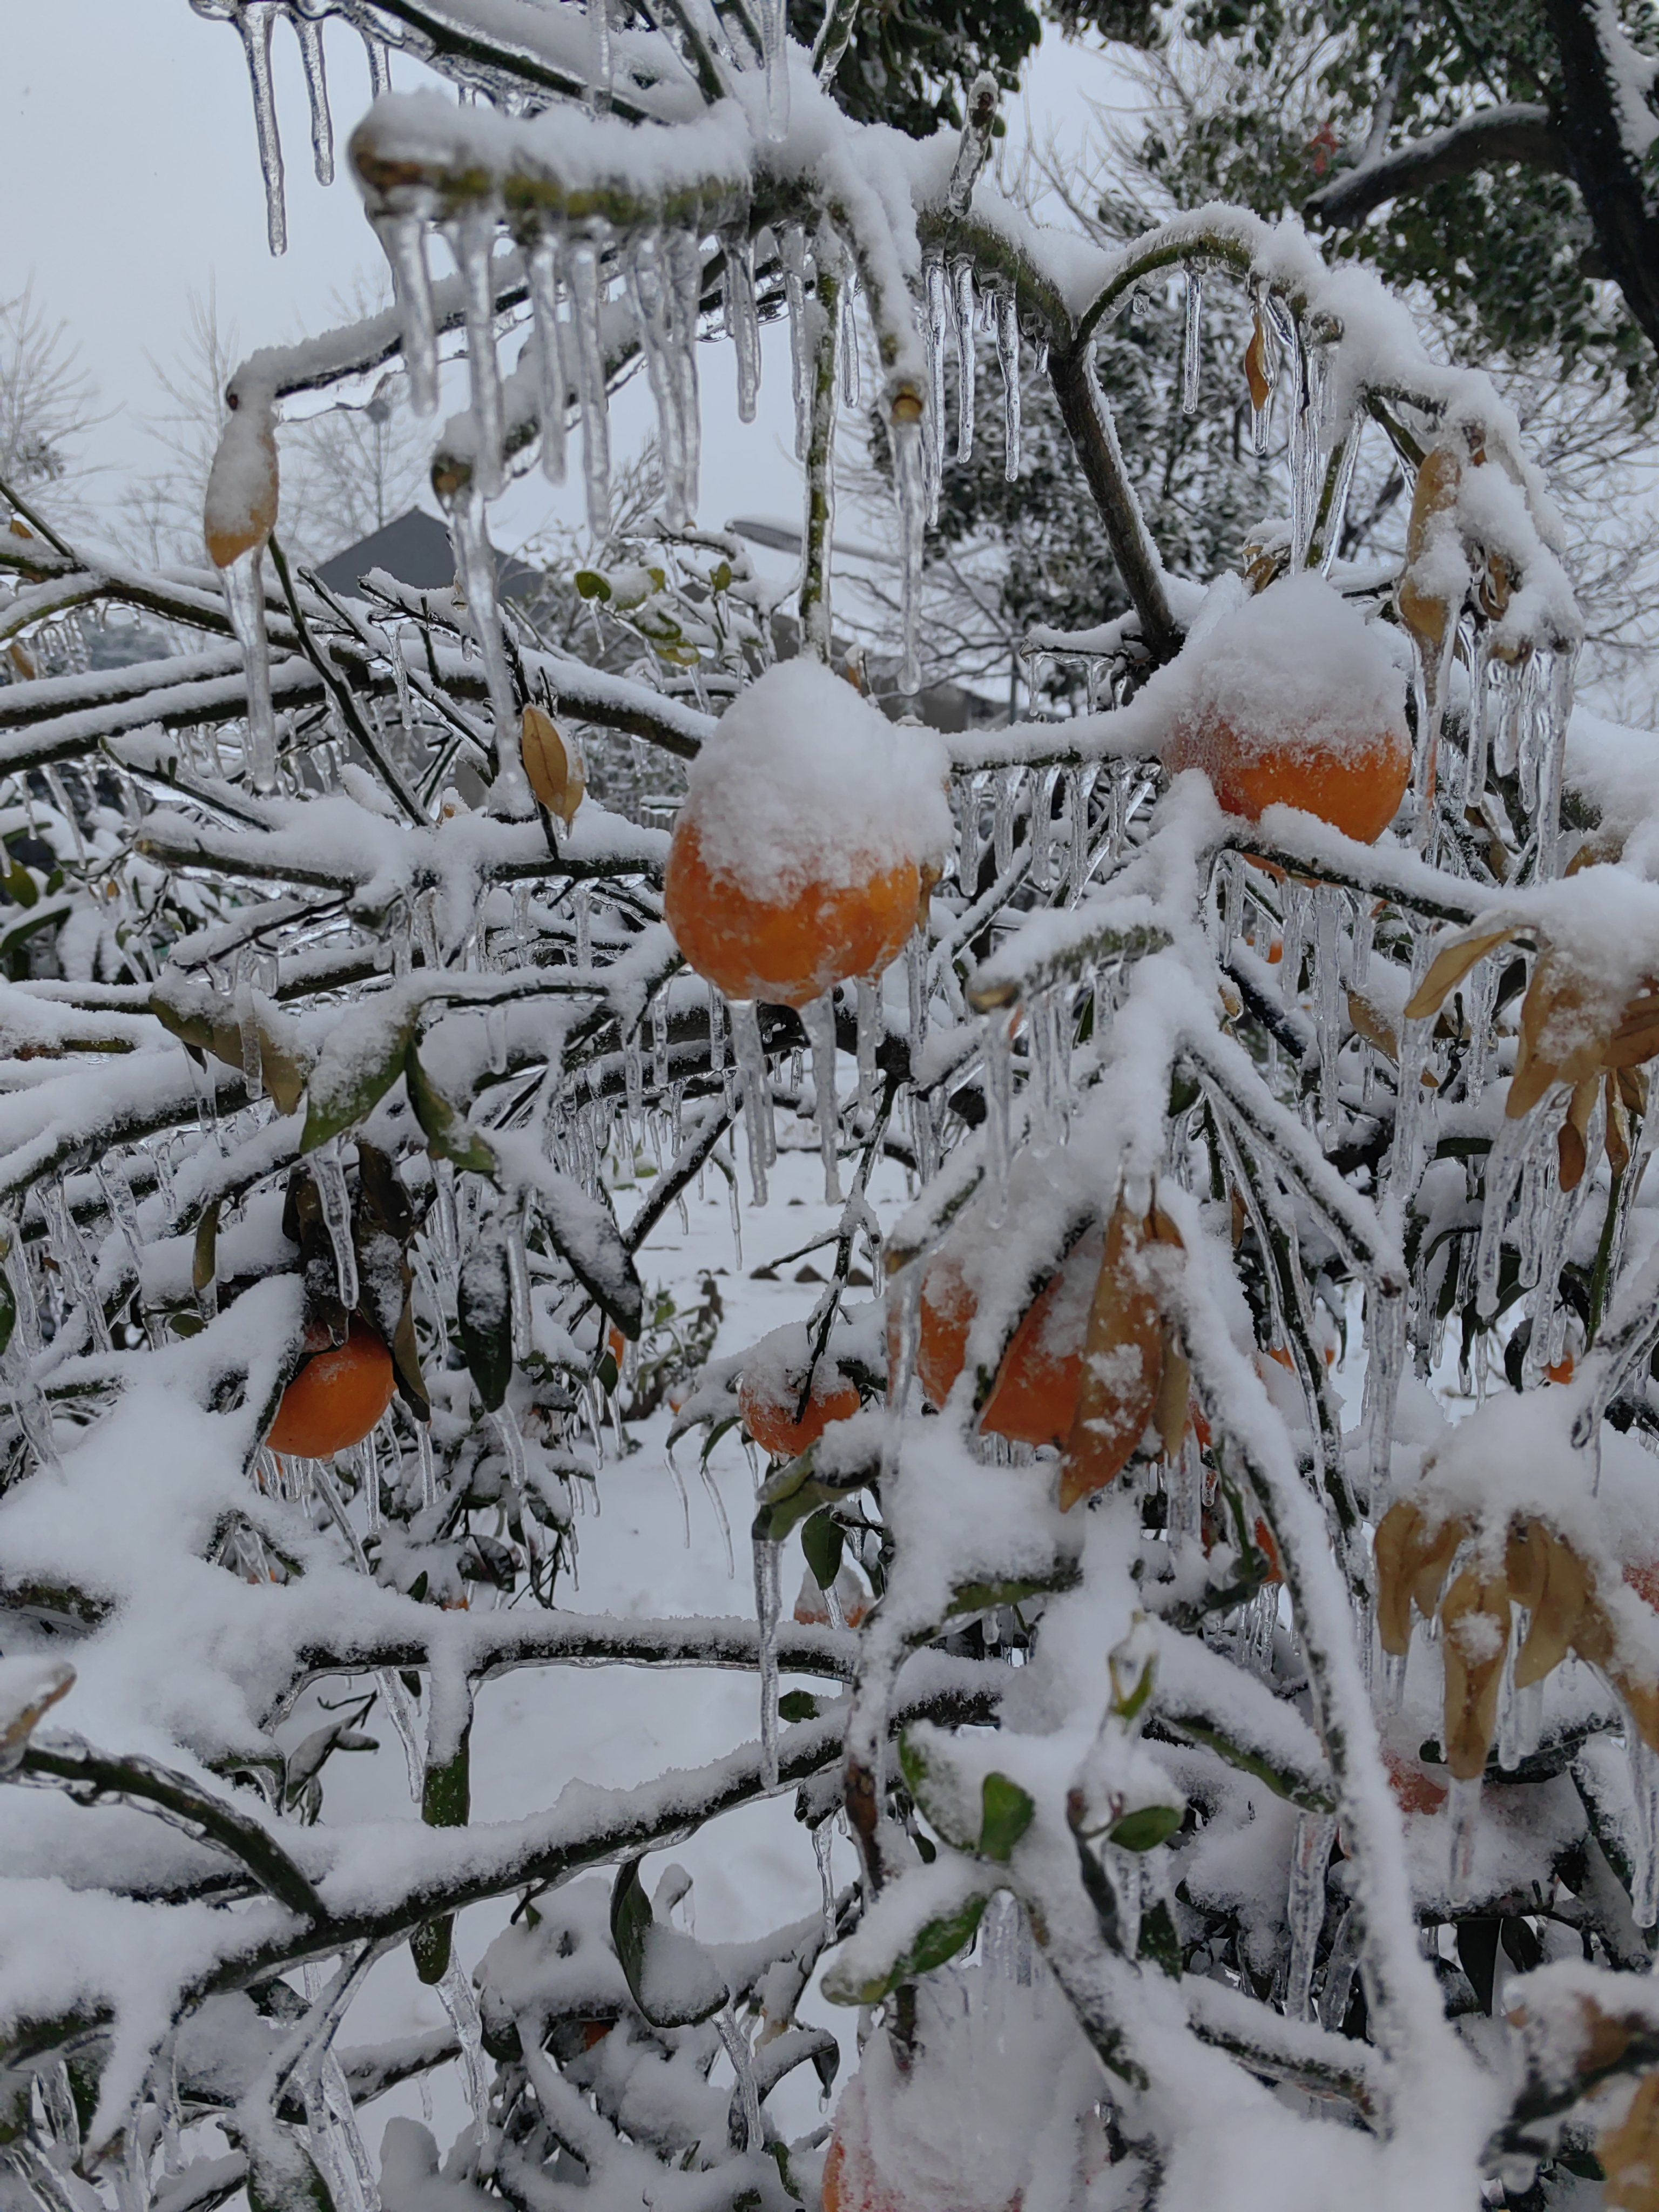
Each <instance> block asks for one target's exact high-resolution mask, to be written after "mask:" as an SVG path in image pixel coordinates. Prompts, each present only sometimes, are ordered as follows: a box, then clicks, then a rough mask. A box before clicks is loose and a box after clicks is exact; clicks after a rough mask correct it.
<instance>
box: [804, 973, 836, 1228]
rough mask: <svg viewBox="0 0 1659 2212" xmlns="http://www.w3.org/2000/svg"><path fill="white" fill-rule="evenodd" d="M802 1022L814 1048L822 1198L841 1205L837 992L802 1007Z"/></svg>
mask: <svg viewBox="0 0 1659 2212" xmlns="http://www.w3.org/2000/svg"><path fill="white" fill-rule="evenodd" d="M800 1018H801V1022H802V1024H803V1025H804V1026H805V1030H806V1035H807V1038H808V1040H809V1042H811V1048H812V1092H813V1111H814V1113H815V1115H816V1116H817V1128H818V1148H819V1151H820V1152H822V1154H823V1202H824V1204H825V1205H826V1206H839V1205H840V1204H841V1202H842V1199H841V1177H840V1174H839V1171H838V1167H837V1162H836V1146H837V1143H838V1141H839V1138H840V1134H841V1117H840V1112H839V1104H838V1101H837V1099H836V994H835V993H834V991H833V990H831V991H826V992H825V993H824V994H823V997H822V998H819V999H814V1000H812V1001H811V1004H810V1005H808V1006H803V1007H802V1008H801V1016H800Z"/></svg>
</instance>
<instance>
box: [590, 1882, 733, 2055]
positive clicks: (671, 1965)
mask: <svg viewBox="0 0 1659 2212" xmlns="http://www.w3.org/2000/svg"><path fill="white" fill-rule="evenodd" d="M611 1941H612V1942H614V1943H615V1945H616V1947H617V1957H618V1958H619V1959H620V1960H622V1968H623V1973H624V1974H626V1975H627V1977H628V1986H629V1989H630V1990H632V1991H633V1995H634V2002H635V2004H636V2005H638V2007H639V2008H640V2010H641V2012H642V2013H643V2014H644V2015H645V2016H646V2018H647V2020H648V2021H650V2022H651V2025H652V2026H653V2027H695V2026H696V2023H697V2022H698V2021H703V2020H708V2019H710V2018H711V2017H712V2016H713V2015H714V2014H715V2013H717V2012H718V2011H719V2010H720V2007H721V2006H722V2005H723V2004H724V2003H725V2002H726V1978H725V1976H724V1975H723V1974H722V1973H721V1972H720V1969H719V1967H718V1966H715V1964H714V1960H713V1959H712V1958H711V1957H710V1956H709V1954H708V1952H707V1951H706V1950H704V1948H702V1945H701V1944H700V1943H697V1942H693V1940H692V1938H691V1937H690V1936H687V1935H684V1934H683V1933H682V1931H681V1930H680V1929H678V1928H667V1927H665V1926H664V1925H663V1923H662V1922H661V1921H659V1919H658V1918H657V1917H656V1915H655V1913H654V1912H653V1911H652V1909H651V1900H650V1899H649V1898H648V1897H647V1895H646V1893H645V1891H644V1889H643V1887H641V1882H640V1862H639V1861H638V1860H637V1859H629V1860H628V1861H627V1863H625V1864H624V1865H623V1866H622V1867H620V1868H619V1869H617V1882H616V1887H615V1888H614V1889H613V1890H612V1891H611Z"/></svg>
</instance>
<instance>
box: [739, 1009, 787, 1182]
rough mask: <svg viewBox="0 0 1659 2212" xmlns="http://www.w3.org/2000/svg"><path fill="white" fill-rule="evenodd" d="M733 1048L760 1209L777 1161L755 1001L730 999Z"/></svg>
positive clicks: (750, 1160) (768, 1090)
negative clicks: (767, 1174)
mask: <svg viewBox="0 0 1659 2212" xmlns="http://www.w3.org/2000/svg"><path fill="white" fill-rule="evenodd" d="M726 1004H727V1008H728V1010H729V1012H730V1013H731V1017H732V1053H733V1056H734V1058H735V1059H736V1060H737V1064H738V1076H739V1078H740V1079H741V1081H742V1084H743V1111H744V1127H746V1129H747V1131H748V1134H749V1180H750V1188H751V1190H752V1192H753V1194H754V1200H755V1204H756V1205H757V1206H764V1205H765V1203H766V1170H768V1168H769V1167H770V1166H771V1164H772V1163H773V1161H774V1160H775V1158H777V1145H776V1139H775V1133H774V1130H773V1126H772V1084H771V1078H770V1077H769V1074H768V1073H767V1068H766V1054H765V1051H764V1049H763V1046H762V1043H761V1033H760V1016H759V1013H758V1012H757V1009H756V1006H755V1002H754V1000H752V999H731V1000H727V1002H726Z"/></svg>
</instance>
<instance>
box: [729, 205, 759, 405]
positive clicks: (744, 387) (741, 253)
mask: <svg viewBox="0 0 1659 2212" xmlns="http://www.w3.org/2000/svg"><path fill="white" fill-rule="evenodd" d="M725 246H726V276H725V310H726V336H727V337H729V338H730V339H731V341H732V347H733V349H735V351H736V354H737V357H738V361H737V368H738V421H739V422H753V421H754V419H755V403H756V400H757V398H758V396H759V393H760V380H761V337H760V311H759V309H758V307H757V306H756V303H755V241H754V240H753V239H752V238H750V235H749V234H748V232H747V231H742V232H738V233H733V234H728V235H727V237H726V241H725Z"/></svg>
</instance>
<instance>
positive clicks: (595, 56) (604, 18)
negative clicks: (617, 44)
mask: <svg viewBox="0 0 1659 2212" xmlns="http://www.w3.org/2000/svg"><path fill="white" fill-rule="evenodd" d="M611 67H612V63H611V0H587V92H588V98H589V100H591V102H592V106H593V108H594V111H595V112H596V113H599V114H603V113H604V112H605V109H606V108H608V107H609V106H610V105H611Z"/></svg>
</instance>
